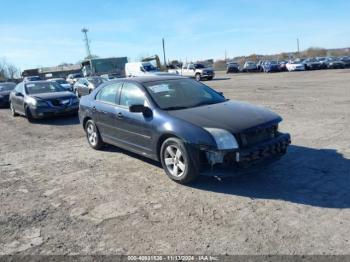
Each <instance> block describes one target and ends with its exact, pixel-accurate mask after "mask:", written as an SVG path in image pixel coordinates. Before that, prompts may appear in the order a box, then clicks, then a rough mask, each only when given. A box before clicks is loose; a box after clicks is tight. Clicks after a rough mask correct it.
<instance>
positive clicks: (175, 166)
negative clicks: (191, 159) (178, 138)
mask: <svg viewBox="0 0 350 262" xmlns="http://www.w3.org/2000/svg"><path fill="white" fill-rule="evenodd" d="M164 162H165V165H166V168H167V169H168V171H169V172H170V173H171V174H172V175H173V176H175V177H181V176H182V175H183V174H184V172H185V170H186V162H185V159H184V157H183V154H182V152H181V150H180V148H178V147H177V146H176V145H169V146H168V147H167V148H166V150H165V152H164Z"/></svg>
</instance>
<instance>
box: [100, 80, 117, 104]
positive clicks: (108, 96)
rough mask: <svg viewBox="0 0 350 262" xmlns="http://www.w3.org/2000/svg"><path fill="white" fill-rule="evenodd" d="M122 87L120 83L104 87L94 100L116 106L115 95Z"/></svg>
mask: <svg viewBox="0 0 350 262" xmlns="http://www.w3.org/2000/svg"><path fill="white" fill-rule="evenodd" d="M121 86H122V83H116V84H111V85H108V86H105V87H104V88H102V89H101V90H100V92H98V94H97V96H96V100H98V101H102V102H106V103H111V104H116V103H117V102H116V101H117V95H118V94H119V90H120V88H121Z"/></svg>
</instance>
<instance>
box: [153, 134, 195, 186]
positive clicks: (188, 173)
mask: <svg viewBox="0 0 350 262" xmlns="http://www.w3.org/2000/svg"><path fill="white" fill-rule="evenodd" d="M160 160H161V163H162V166H163V168H164V170H165V173H166V174H167V176H168V177H169V178H170V179H172V180H174V181H176V182H178V183H180V184H188V183H190V182H192V181H194V180H195V179H196V178H197V177H198V176H199V172H198V170H197V169H196V165H195V163H194V162H193V160H192V159H191V157H190V155H189V153H188V150H187V149H186V146H185V144H184V143H183V142H182V141H181V140H180V139H178V138H173V137H171V138H168V139H167V140H165V141H164V143H163V144H162V147H161V150H160Z"/></svg>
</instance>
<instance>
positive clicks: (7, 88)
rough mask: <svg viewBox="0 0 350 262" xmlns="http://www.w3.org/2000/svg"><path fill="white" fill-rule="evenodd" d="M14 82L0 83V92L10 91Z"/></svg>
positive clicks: (13, 86)
mask: <svg viewBox="0 0 350 262" xmlns="http://www.w3.org/2000/svg"><path fill="white" fill-rule="evenodd" d="M15 86H16V84H13V83H0V92H1V91H11V90H13V89H14V88H15Z"/></svg>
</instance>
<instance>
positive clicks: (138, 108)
mask: <svg viewBox="0 0 350 262" xmlns="http://www.w3.org/2000/svg"><path fill="white" fill-rule="evenodd" d="M129 111H130V112H131V113H142V114H143V115H144V116H146V117H150V116H151V115H152V110H151V109H150V108H148V107H146V106H144V105H131V106H130V107H129Z"/></svg>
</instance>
